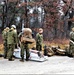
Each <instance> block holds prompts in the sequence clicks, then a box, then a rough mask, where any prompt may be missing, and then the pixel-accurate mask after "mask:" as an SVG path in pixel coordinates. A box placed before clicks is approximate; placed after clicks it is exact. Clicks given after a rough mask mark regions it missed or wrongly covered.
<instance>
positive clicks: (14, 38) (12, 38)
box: [7, 27, 17, 61]
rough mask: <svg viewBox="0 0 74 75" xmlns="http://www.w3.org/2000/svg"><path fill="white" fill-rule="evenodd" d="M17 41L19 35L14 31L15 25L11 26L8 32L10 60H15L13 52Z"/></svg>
mask: <svg viewBox="0 0 74 75" xmlns="http://www.w3.org/2000/svg"><path fill="white" fill-rule="evenodd" d="M15 43H17V35H16V33H15V32H14V27H11V29H10V30H9V32H8V37H7V44H8V55H7V56H8V60H9V61H13V60H14V59H13V52H14V48H15Z"/></svg>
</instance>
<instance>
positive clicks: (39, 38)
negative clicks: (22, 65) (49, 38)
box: [36, 28, 43, 51]
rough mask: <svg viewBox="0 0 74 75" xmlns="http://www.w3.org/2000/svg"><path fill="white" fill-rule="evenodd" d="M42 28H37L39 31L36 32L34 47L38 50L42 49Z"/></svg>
mask: <svg viewBox="0 0 74 75" xmlns="http://www.w3.org/2000/svg"><path fill="white" fill-rule="evenodd" d="M42 33H43V29H42V28H39V32H38V33H37V34H36V49H37V50H38V51H42V43H43V34H42Z"/></svg>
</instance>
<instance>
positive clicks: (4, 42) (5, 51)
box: [2, 27, 9, 59]
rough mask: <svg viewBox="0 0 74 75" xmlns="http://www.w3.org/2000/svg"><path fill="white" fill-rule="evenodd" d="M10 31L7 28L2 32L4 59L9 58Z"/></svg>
mask: <svg viewBox="0 0 74 75" xmlns="http://www.w3.org/2000/svg"><path fill="white" fill-rule="evenodd" d="M8 31H9V27H6V28H5V29H4V30H3V32H2V37H3V45H4V59H6V58H7V53H8V46H7V34H8Z"/></svg>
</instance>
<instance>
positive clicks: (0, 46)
mask: <svg viewBox="0 0 74 75" xmlns="http://www.w3.org/2000/svg"><path fill="white" fill-rule="evenodd" d="M3 52H4V46H3V44H0V53H3Z"/></svg>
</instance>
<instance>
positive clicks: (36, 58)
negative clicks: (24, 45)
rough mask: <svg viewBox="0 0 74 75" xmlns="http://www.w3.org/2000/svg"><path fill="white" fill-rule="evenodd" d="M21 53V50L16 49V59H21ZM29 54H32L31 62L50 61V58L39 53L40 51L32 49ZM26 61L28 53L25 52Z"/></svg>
mask: <svg viewBox="0 0 74 75" xmlns="http://www.w3.org/2000/svg"><path fill="white" fill-rule="evenodd" d="M20 51H21V49H20V48H18V49H15V50H14V54H13V55H14V56H15V57H16V58H19V59H20V58H21V56H20V53H21V52H20ZM29 53H30V57H29V60H32V61H38V62H43V61H46V60H48V57H47V56H44V55H43V54H42V52H39V51H37V50H32V49H29ZM24 59H26V52H24Z"/></svg>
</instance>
